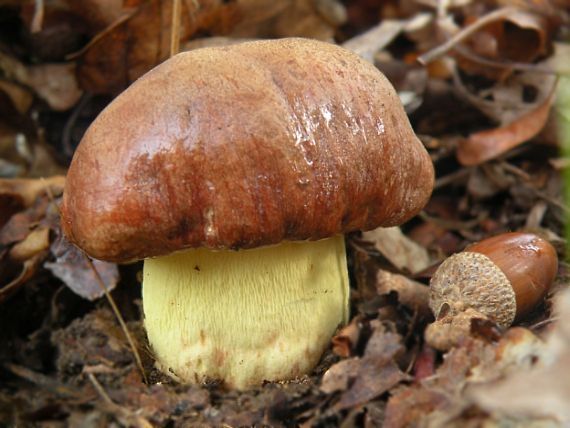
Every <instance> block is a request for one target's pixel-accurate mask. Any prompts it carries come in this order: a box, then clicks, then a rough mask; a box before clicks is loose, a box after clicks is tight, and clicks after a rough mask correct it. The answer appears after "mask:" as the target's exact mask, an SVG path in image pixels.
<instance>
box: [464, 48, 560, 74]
mask: <svg viewBox="0 0 570 428" xmlns="http://www.w3.org/2000/svg"><path fill="white" fill-rule="evenodd" d="M453 49H454V50H455V51H456V52H457V53H458V54H459V55H461V56H463V57H465V58H467V59H468V60H471V61H473V62H475V63H478V64H481V65H485V66H487V67H493V68H508V69H511V70H515V71H528V72H530V73H541V74H564V73H558V72H557V71H556V70H554V69H552V68H551V67H548V66H544V65H540V64H525V63H522V62H514V61H506V60H503V61H494V60H492V59H489V58H485V57H482V56H480V55H477V54H475V53H474V52H472V51H471V50H470V49H468V48H466V47H465V46H461V45H456V46H454V47H453Z"/></svg>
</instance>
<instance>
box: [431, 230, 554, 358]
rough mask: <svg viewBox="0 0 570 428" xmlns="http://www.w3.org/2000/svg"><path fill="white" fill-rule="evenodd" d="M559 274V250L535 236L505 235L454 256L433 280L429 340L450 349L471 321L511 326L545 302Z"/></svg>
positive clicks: (467, 332)
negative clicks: (432, 320)
mask: <svg viewBox="0 0 570 428" xmlns="http://www.w3.org/2000/svg"><path fill="white" fill-rule="evenodd" d="M557 271H558V257H557V254H556V250H555V249H554V247H553V246H552V245H551V244H550V243H549V242H547V241H545V240H544V239H543V238H541V237H539V236H537V235H535V234H532V233H520V232H513V233H504V234H501V235H498V236H494V237H492V238H488V239H485V240H483V241H481V242H478V243H476V244H473V245H471V246H469V247H467V248H466V249H465V250H464V251H462V252H461V253H458V254H454V255H452V256H451V257H449V258H448V259H446V260H445V261H444V262H443V263H442V264H441V266H440V267H439V268H438V269H437V271H436V272H435V274H434V275H433V277H432V279H431V282H430V302H429V305H430V309H431V310H432V312H433V314H434V316H435V318H436V321H435V322H434V323H433V324H431V325H429V326H428V328H427V329H426V332H425V339H426V342H427V343H429V344H430V345H431V346H433V347H434V348H436V349H439V350H441V351H446V350H448V349H450V348H451V347H452V346H454V345H455V344H456V343H458V341H459V340H460V339H461V338H462V337H464V336H467V335H469V333H470V330H471V321H472V320H473V319H485V320H488V321H491V322H493V323H495V324H496V325H497V326H499V327H501V328H507V327H509V326H510V325H512V324H513V322H514V321H515V320H517V319H520V318H521V317H523V316H525V315H526V314H528V313H529V312H530V311H532V309H534V308H535V307H536V305H537V304H538V303H539V302H540V301H541V300H542V299H543V298H544V296H545V294H546V292H547V291H548V290H549V288H550V286H551V285H552V283H553V281H554V278H555V277H556V273H557Z"/></svg>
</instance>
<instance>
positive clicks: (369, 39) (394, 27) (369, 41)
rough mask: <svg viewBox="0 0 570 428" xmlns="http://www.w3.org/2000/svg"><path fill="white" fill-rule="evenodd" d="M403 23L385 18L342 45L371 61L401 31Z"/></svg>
mask: <svg viewBox="0 0 570 428" xmlns="http://www.w3.org/2000/svg"><path fill="white" fill-rule="evenodd" d="M405 25H406V21H395V20H390V19H385V20H383V21H382V22H380V24H378V25H376V26H375V27H373V28H371V29H370V30H368V31H366V32H365V33H363V34H360V35H358V36H356V37H353V38H352V39H349V40H347V41H346V42H344V43H343V44H342V47H344V48H346V49H349V50H351V51H353V52H354V53H356V54H358V55H360V56H361V57H362V58H364V59H365V60H366V61H369V62H372V63H373V62H374V56H375V55H376V53H377V52H379V51H381V50H382V49H384V48H385V47H386V46H388V45H389V44H390V43H391V42H392V41H393V40H394V39H395V38H396V37H397V36H398V35H399V34H400V33H401V32H402V30H403V29H404V27H405Z"/></svg>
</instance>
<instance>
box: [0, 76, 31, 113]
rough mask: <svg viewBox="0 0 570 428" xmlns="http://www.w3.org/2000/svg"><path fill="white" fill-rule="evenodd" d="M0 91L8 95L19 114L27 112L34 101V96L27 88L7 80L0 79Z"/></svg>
mask: <svg viewBox="0 0 570 428" xmlns="http://www.w3.org/2000/svg"><path fill="white" fill-rule="evenodd" d="M0 92H4V93H5V94H6V95H8V98H10V101H11V102H12V105H13V106H14V107H15V109H16V110H17V111H18V113H20V114H21V115H24V114H26V113H27V112H28V110H29V109H30V107H31V106H32V102H33V101H34V97H33V96H32V94H31V93H30V91H29V90H28V89H26V88H24V87H23V86H22V85H18V84H16V83H13V82H9V81H7V80H0Z"/></svg>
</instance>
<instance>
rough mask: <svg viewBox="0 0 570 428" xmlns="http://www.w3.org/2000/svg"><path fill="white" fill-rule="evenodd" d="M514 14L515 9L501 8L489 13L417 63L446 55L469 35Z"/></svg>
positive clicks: (423, 63) (425, 62)
mask: <svg viewBox="0 0 570 428" xmlns="http://www.w3.org/2000/svg"><path fill="white" fill-rule="evenodd" d="M516 12H518V9H517V8H514V7H503V8H501V9H497V10H495V11H493V12H491V13H489V14H488V15H485V16H484V17H482V18H481V19H479V20H477V21H475V22H474V23H473V24H471V25H469V26H467V27H465V28H464V29H463V30H461V31H459V32H458V33H457V34H455V35H454V36H453V37H452V38H451V39H449V40H448V41H447V42H445V43H443V44H442V45H439V46H438V47H436V48H434V49H432V50H431V51H429V52H426V53H425V54H423V55H420V56H419V57H418V62H419V63H420V64H422V65H426V64H429V63H430V62H432V61H433V60H435V59H437V58H439V57H440V56H442V55H444V54H446V53H447V52H448V51H450V50H451V49H453V48H454V47H455V46H456V45H457V44H459V43H460V42H462V41H463V40H465V39H467V38H469V37H471V35H473V34H474V33H476V32H477V31H479V30H480V29H481V28H483V27H484V26H486V25H488V24H490V23H492V22H495V21H499V20H501V19H504V18H506V17H508V16H509V15H512V14H513V13H516Z"/></svg>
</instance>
